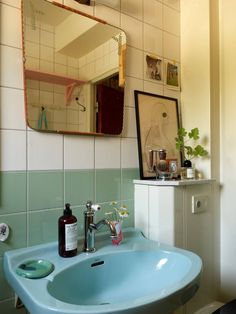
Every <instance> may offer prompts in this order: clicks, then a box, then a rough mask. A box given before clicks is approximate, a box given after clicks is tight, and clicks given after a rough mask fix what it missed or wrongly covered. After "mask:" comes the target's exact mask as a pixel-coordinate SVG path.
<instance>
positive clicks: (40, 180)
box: [28, 171, 64, 210]
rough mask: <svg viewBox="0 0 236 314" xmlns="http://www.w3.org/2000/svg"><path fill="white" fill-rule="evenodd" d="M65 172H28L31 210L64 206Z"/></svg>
mask: <svg viewBox="0 0 236 314" xmlns="http://www.w3.org/2000/svg"><path fill="white" fill-rule="evenodd" d="M63 182H64V179H63V172H62V171H30V172H29V174H28V206H29V207H28V208H29V210H38V209H48V208H58V207H62V206H63V199H64V197H63V196H64V193H63Z"/></svg>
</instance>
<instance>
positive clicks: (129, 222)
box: [121, 200, 134, 228]
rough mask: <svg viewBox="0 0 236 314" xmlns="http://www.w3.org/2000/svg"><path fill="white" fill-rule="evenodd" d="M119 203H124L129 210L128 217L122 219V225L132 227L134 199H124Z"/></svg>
mask: <svg viewBox="0 0 236 314" xmlns="http://www.w3.org/2000/svg"><path fill="white" fill-rule="evenodd" d="M121 204H122V205H125V206H126V207H127V210H128V212H129V217H128V218H125V219H124V221H123V224H122V227H123V228H126V227H134V200H125V201H123V202H121Z"/></svg>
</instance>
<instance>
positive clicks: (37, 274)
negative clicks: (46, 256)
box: [16, 259, 54, 279]
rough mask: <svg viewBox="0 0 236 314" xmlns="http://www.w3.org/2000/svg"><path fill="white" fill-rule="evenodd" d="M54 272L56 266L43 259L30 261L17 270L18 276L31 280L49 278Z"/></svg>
mask: <svg viewBox="0 0 236 314" xmlns="http://www.w3.org/2000/svg"><path fill="white" fill-rule="evenodd" d="M53 270H54V265H53V264H52V263H51V262H49V261H47V260H43V259H37V260H29V261H26V262H25V263H23V264H20V265H19V266H18V267H17V269H16V273H17V275H19V276H21V277H25V278H30V279H39V278H43V277H46V276H48V275H49V274H50V273H51V272H52V271H53Z"/></svg>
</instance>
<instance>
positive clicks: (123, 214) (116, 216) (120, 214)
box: [106, 201, 129, 245]
mask: <svg viewBox="0 0 236 314" xmlns="http://www.w3.org/2000/svg"><path fill="white" fill-rule="evenodd" d="M109 205H110V206H111V207H112V210H111V211H109V212H107V213H106V215H107V216H108V217H109V219H110V220H111V221H112V222H113V223H114V225H115V228H116V233H117V237H116V238H114V239H112V244H114V245H119V244H120V242H121V241H122V230H121V226H122V222H123V220H124V218H127V217H128V216H129V212H128V210H127V207H126V206H125V205H122V206H120V207H117V205H118V203H117V202H115V201H112V202H111V203H110V204H109Z"/></svg>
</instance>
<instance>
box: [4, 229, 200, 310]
mask: <svg viewBox="0 0 236 314" xmlns="http://www.w3.org/2000/svg"><path fill="white" fill-rule="evenodd" d="M96 244H97V251H96V252H95V253H92V254H87V253H80V254H78V255H77V256H76V257H73V258H69V259H65V258H61V257H59V256H58V254H57V244H56V243H50V244H46V245H40V246H35V247H30V248H26V249H20V250H14V251H9V252H6V253H5V255H4V271H5V275H6V278H7V280H8V282H9V283H10V285H11V286H12V287H13V289H14V290H15V292H16V293H17V294H18V295H19V297H20V298H21V300H22V301H23V303H24V304H25V306H26V307H27V309H28V310H29V312H30V313H32V314H42V313H44V314H52V313H54V314H55V313H60V314H72V313H74V314H75V313H78V314H95V313H99V314H105V313H119V314H123V313H125V314H130V313H135V314H136V313H140V314H141V313H143V314H146V313H150V314H151V313H158V312H159V311H160V313H165V314H168V313H172V312H173V311H174V310H175V309H177V308H178V307H180V306H181V305H182V304H184V303H186V302H187V301H188V300H189V299H190V298H191V297H192V296H193V295H194V294H195V292H196V291H197V289H198V287H199V277H200V272H201V267H202V263H201V259H200V258H199V257H198V256H197V255H196V254H194V253H192V252H189V251H186V250H181V249H178V248H175V247H171V246H167V245H163V244H160V243H158V242H154V241H151V240H148V239H146V238H144V237H143V236H142V233H141V232H140V231H139V230H136V229H127V230H126V231H125V232H124V241H123V242H122V244H121V245H120V246H118V247H116V246H113V245H111V243H110V240H109V239H107V236H106V237H104V236H101V237H99V236H98V237H97V239H96ZM81 247H82V243H81ZM29 259H31V260H32V259H42V260H47V261H50V262H51V263H52V264H53V265H54V270H53V271H52V272H51V273H50V274H49V275H48V276H46V277H44V278H41V279H28V278H24V277H22V276H19V275H18V274H17V273H16V270H17V267H18V266H19V265H21V264H23V265H25V263H26V262H27V260H29Z"/></svg>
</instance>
